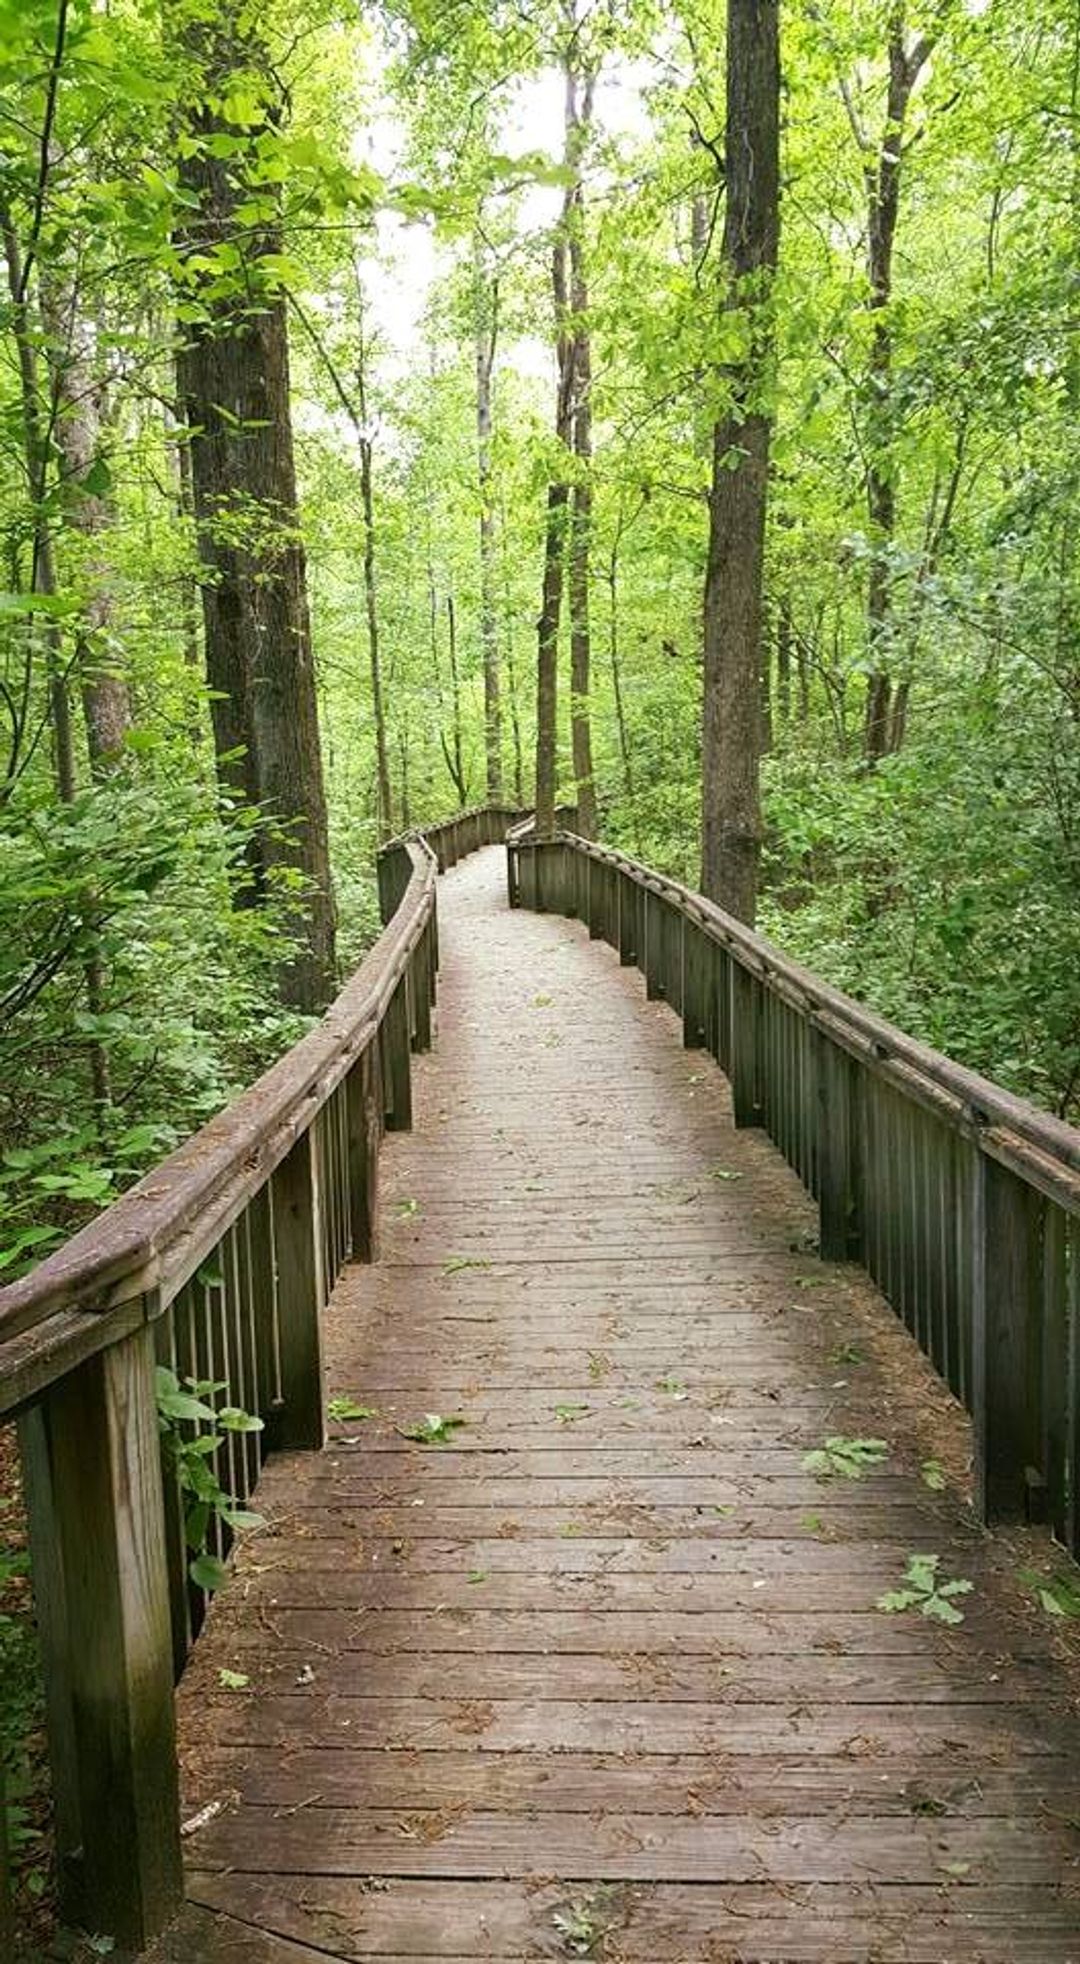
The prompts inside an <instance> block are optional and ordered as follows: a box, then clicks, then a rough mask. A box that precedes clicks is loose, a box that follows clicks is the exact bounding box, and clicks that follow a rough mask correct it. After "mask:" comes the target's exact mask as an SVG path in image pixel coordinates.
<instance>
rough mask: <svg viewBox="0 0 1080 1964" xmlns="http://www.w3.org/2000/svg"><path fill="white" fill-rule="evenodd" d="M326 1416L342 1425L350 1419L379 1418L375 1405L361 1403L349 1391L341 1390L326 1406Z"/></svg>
mask: <svg viewBox="0 0 1080 1964" xmlns="http://www.w3.org/2000/svg"><path fill="white" fill-rule="evenodd" d="M326 1416H327V1418H329V1419H331V1420H332V1421H333V1423H334V1424H335V1425H341V1424H345V1423H347V1422H348V1421H349V1420H350V1419H363V1418H378V1412H377V1411H376V1409H375V1407H374V1405H361V1404H360V1403H359V1402H358V1401H357V1399H355V1398H354V1397H352V1396H351V1394H350V1393H349V1392H341V1393H339V1394H338V1396H337V1397H335V1398H331V1400H330V1402H329V1404H328V1405H327V1407H326Z"/></svg>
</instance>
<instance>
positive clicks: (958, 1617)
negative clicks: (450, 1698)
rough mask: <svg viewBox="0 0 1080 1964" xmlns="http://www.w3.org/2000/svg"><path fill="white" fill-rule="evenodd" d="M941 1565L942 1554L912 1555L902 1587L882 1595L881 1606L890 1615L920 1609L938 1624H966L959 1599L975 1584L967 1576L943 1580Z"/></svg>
mask: <svg viewBox="0 0 1080 1964" xmlns="http://www.w3.org/2000/svg"><path fill="white" fill-rule="evenodd" d="M940 1565H941V1557H940V1556H939V1555H911V1556H909V1557H908V1565H907V1568H906V1569H905V1570H904V1578H903V1581H902V1583H901V1585H900V1587H899V1589H887V1590H886V1592H885V1594H884V1595H883V1596H879V1597H878V1599H877V1607H878V1609H880V1610H883V1611H884V1612H885V1614H886V1615H887V1616H896V1615H898V1614H900V1613H902V1612H903V1611H904V1610H908V1609H917V1610H918V1612H919V1615H920V1616H927V1617H929V1618H930V1619H931V1621H932V1622H934V1623H962V1622H963V1620H964V1612H963V1610H962V1609H957V1607H956V1598H957V1596H968V1595H970V1594H971V1591H972V1588H973V1587H974V1584H973V1583H972V1582H970V1581H969V1580H968V1578H967V1576H965V1575H962V1576H956V1577H954V1578H953V1579H952V1580H950V1581H948V1582H946V1581H943V1580H942V1579H941V1576H940V1574H939V1569H940Z"/></svg>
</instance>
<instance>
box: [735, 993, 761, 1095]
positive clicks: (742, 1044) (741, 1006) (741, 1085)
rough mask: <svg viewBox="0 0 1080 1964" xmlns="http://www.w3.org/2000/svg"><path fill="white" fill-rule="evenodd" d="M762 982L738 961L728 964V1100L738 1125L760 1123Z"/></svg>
mask: <svg viewBox="0 0 1080 1964" xmlns="http://www.w3.org/2000/svg"><path fill="white" fill-rule="evenodd" d="M760 1052H761V984H760V983H759V982H758V980H757V978H756V976H754V975H752V974H751V973H750V970H749V969H747V968H744V967H743V965H742V963H741V962H738V961H734V962H732V965H731V1102H732V1108H733V1112H734V1118H735V1123H736V1125H737V1126H749V1125H760V1124H761V1116H762V1085H761V1062H760Z"/></svg>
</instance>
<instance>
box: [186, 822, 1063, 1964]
mask: <svg viewBox="0 0 1080 1964" xmlns="http://www.w3.org/2000/svg"><path fill="white" fill-rule="evenodd" d="M503 883H504V862H503V858H502V855H501V854H500V853H498V852H495V851H490V852H485V853H482V854H481V855H479V857H478V858H476V859H473V860H471V861H469V862H468V863H467V864H464V865H462V866H461V867H459V868H458V869H457V870H456V871H455V872H453V873H452V874H450V875H449V876H448V877H447V879H446V880H445V881H444V882H443V883H442V887H441V891H440V904H441V927H442V943H443V969H442V979H441V992H440V1016H439V1026H440V1027H439V1044H438V1048H437V1050H436V1051H435V1052H434V1053H433V1055H432V1056H430V1057H428V1058H425V1059H422V1060H420V1062H419V1065H418V1069H417V1073H416V1087H415V1088H416V1113H415V1124H416V1129H415V1131H414V1132H413V1133H412V1135H411V1136H407V1137H397V1138H393V1139H391V1140H389V1141H388V1142H387V1148H386V1150H385V1154H384V1162H383V1169H384V1170H383V1208H382V1211H383V1245H382V1260H381V1263H380V1265H379V1266H378V1267H377V1268H376V1269H374V1270H372V1269H353V1270H351V1271H348V1272H347V1274H346V1277H345V1279H344V1281H343V1283H342V1284H341V1285H340V1286H339V1288H338V1290H337V1292H336V1295H335V1297H334V1301H333V1304H332V1306H331V1310H330V1315H329V1326H328V1344H329V1369H328V1396H329V1397H342V1396H346V1395H348V1396H350V1397H351V1398H352V1399H353V1400H354V1401H355V1402H356V1403H357V1404H359V1405H361V1406H365V1407H372V1408H374V1409H375V1413H376V1416H373V1417H370V1418H350V1419H346V1420H344V1421H343V1422H341V1423H337V1424H335V1425H334V1427H333V1434H334V1436H333V1439H332V1442H331V1445H330V1446H329V1448H328V1449H327V1451H326V1452H325V1453H324V1454H322V1455H321V1456H310V1457H282V1458H280V1459H278V1460H275V1461H274V1462H272V1463H271V1465H270V1467H269V1469H268V1471H267V1473H266V1474H265V1475H264V1478H263V1482H262V1486H261V1488H260V1504H261V1506H262V1508H263V1510H264V1512H265V1513H266V1515H267V1516H268V1517H269V1523H270V1525H269V1526H268V1528H267V1530H266V1531H265V1532H263V1533H261V1534H258V1535H256V1536H254V1537H252V1538H250V1539H249V1541H248V1544H247V1547H246V1549H245V1551H244V1553H243V1555H242V1557H241V1560H240V1562H239V1565H238V1575H237V1579H236V1581H235V1583H234V1585H233V1587H232V1588H231V1590H230V1591H229V1592H228V1595H227V1596H226V1597H225V1598H223V1599H222V1601H221V1602H220V1603H219V1604H218V1605H217V1607H216V1609H215V1612H214V1614H213V1616H212V1617H211V1619H210V1623H209V1626H208V1629H207V1631H206V1633H205V1634H204V1636H203V1637H202V1639H201V1640H200V1643H199V1645H198V1647H197V1649H196V1652H195V1655H194V1659H193V1663H192V1666H191V1669H190V1671H189V1673H188V1676H187V1678H186V1680H185V1683H184V1686H183V1689H182V1692H181V1708H180V1709H181V1743H182V1749H183V1753H182V1756H183V1763H184V1768H185V1777H186V1781H187V1790H188V1800H189V1812H190V1813H191V1814H195V1813H196V1811H197V1810H201V1809H204V1808H205V1809H207V1817H206V1819H205V1821H204V1824H203V1825H202V1826H201V1827H199V1828H198V1829H197V1830H196V1831H195V1832H193V1833H192V1834H191V1836H190V1838H189V1840H188V1843H187V1849H188V1856H189V1865H190V1882H189V1896H190V1903H189V1908H188V1910H187V1912H186V1913H185V1916H184V1917H183V1918H182V1920H181V1923H180V1925H179V1926H178V1927H177V1929H176V1930H175V1932H174V1933H173V1934H172V1936H171V1937H170V1939H169V1940H167V1942H166V1943H165V1944H164V1945H162V1946H161V1951H160V1954H161V1956H162V1957H164V1958H167V1959H168V1960H170V1964H219V1961H221V1960H235V1964H318V1960H321V1959H326V1958H330V1959H349V1960H367V1959H379V1960H390V1959H400V1960H405V1959H409V1960H413V1964H416V1960H419V1959H428V1960H432V1961H433V1960H436V1959H438V1960H440V1961H441V1964H447V1961H448V1960H451V1959H453V1960H462V1961H463V1960H466V1959H468V1960H474V1959H491V1960H499V1959H503V1960H508V1959H541V1958H553V1957H556V1958H557V1957H572V1956H591V1957H594V1958H604V1959H608V1960H613V1961H614V1964H618V1961H619V1960H624V1961H625V1964H673V1961H676V1964H697V1961H698V1960H701V1964H734V1961H735V1960H746V1961H747V1964H749V1960H759V1961H760V1964H766V1960H767V1964H781V1961H782V1960H811V1959H817V1960H822V1961H823V1964H824V1961H825V1960H828V1964H845V1960H852V1961H853V1964H854V1960H858V1964H885V1961H886V1960H893V1959H897V1960H899V1959H904V1960H922V1961H923V1964H942V1961H943V1960H976V1959H984V1960H991V1959H992V1960H1001V1964H1006V1960H1007V1961H1008V1964H1029V1960H1030V1964H1034V1960H1053V1961H1054V1964H1065V1960H1068V1959H1073V1960H1078V1961H1080V1868H1078V1867H1077V1860H1078V1856H1080V1837H1078V1835H1077V1833H1076V1827H1075V1821H1076V1817H1077V1816H1080V1731H1078V1729H1077V1727H1076V1725H1075V1723H1074V1720H1073V1718H1072V1716H1071V1714H1070V1710H1069V1695H1070V1682H1071V1680H1070V1674H1069V1672H1068V1671H1067V1670H1066V1669H1065V1667H1064V1666H1063V1665H1062V1664H1060V1663H1058V1662H1056V1661H1055V1659H1054V1658H1053V1656H1052V1655H1051V1654H1050V1650H1049V1641H1050V1640H1049V1638H1048V1637H1047V1635H1046V1629H1045V1620H1040V1618H1039V1615H1038V1612H1035V1611H1033V1610H1030V1609H1028V1610H1025V1609H1024V1607H1023V1602H1024V1599H1023V1597H1022V1595H1021V1593H1020V1592H1019V1590H1018V1589H1017V1587H1016V1584H1015V1570H1016V1567H1017V1564H1018V1562H1020V1561H1021V1560H1022V1551H1019V1550H1018V1549H1017V1548H1016V1547H1014V1546H1011V1545H1009V1544H1007V1543H1006V1542H1004V1541H1003V1540H1001V1539H1000V1538H994V1539H988V1538H987V1537H985V1536H983V1535H982V1534H981V1533H980V1532H979V1531H978V1530H977V1529H976V1528H975V1527H974V1525H973V1524H972V1522H971V1519H970V1516H969V1515H967V1514H966V1512H965V1509H964V1505H963V1498H962V1481H963V1475H964V1470H965V1462H964V1453H965V1442H964V1433H963V1428H962V1426H961V1424H960V1421H959V1418H958V1416H957V1413H956V1411H955V1408H953V1407H952V1406H951V1404H950V1402H949V1401H948V1399H947V1398H946V1396H945V1394H944V1393H943V1392H942V1391H941V1390H940V1388H939V1387H938V1386H937V1384H936V1381H935V1380H934V1379H933V1378H932V1377H931V1375H930V1373H929V1371H928V1369H927V1367H926V1366H925V1365H924V1364H923V1362H922V1360H921V1359H920V1358H919V1357H918V1356H917V1354H916V1353H915V1351H914V1349H913V1348H912V1347H911V1346H910V1345H909V1343H908V1341H907V1339H906V1337H905V1336H904V1334H903V1332H902V1331H901V1330H900V1328H899V1326H898V1325H897V1324H896V1322H895V1319H894V1318H893V1317H892V1316H891V1314H890V1312H889V1311H888V1310H887V1309H886V1308H884V1306H883V1305H882V1304H881V1302H880V1299H879V1298H877V1297H876V1295H875V1294H874V1292H873V1291H872V1289H871V1288H870V1287H869V1285H868V1284H867V1283H866V1282H865V1280H864V1279H863V1278H862V1277H861V1276H860V1275H859V1274H858V1273H855V1272H852V1271H849V1270H842V1269H839V1268H833V1267H830V1266H828V1265H824V1264H822V1263H820V1262H819V1261H818V1260H817V1259H816V1257H815V1256H814V1254H813V1252H812V1236H811V1233H810V1229H811V1227H812V1216H811V1215H810V1213H809V1211H808V1209H807V1205H806V1202H805V1200H804V1197H803V1196H802V1191H801V1189H800V1188H799V1186H798V1184H797V1182H796V1181H795V1179H794V1176H793V1175H791V1174H789V1173H788V1171H787V1169H786V1168H785V1167H784V1166H783V1165H782V1163H781V1161H780V1160H779V1158H778V1157H777V1156H776V1155H775V1154H774V1153H773V1152H772V1150H771V1148H770V1147H769V1146H768V1144H767V1142H765V1141H764V1140H763V1139H762V1138H761V1137H760V1136H756V1135H753V1134H748V1133H735V1132H734V1130H733V1129H732V1127H731V1124H730V1119H729V1115H728V1101H727V1095H726V1089H725V1087H724V1084H723V1080H722V1079H721V1078H720V1076H719V1074H718V1073H717V1071H716V1069H715V1066H714V1065H713V1064H712V1062H711V1060H710V1059H708V1058H703V1057H701V1056H699V1055H696V1054H688V1053H685V1052H684V1051H683V1050H682V1049H681V1048H680V1045H679V1040H678V1035H677V1030H676V1026H675V1024H674V1022H673V1021H672V1019H671V1017H670V1016H669V1014H668V1012H667V1011H666V1010H665V1009H664V1008H663V1007H662V1006H660V1005H646V1003H645V1001H644V998H643V993H642V987H641V983H640V981H639V979H638V977H637V976H636V975H632V974H631V972H630V971H622V970H620V969H619V967H618V965H617V961H616V958H615V956H614V955H613V954H612V953H611V951H610V950H609V949H608V948H607V947H605V946H603V945H601V944H590V943H589V941H588V940H587V938H586V936H585V934H584V932H583V930H582V929H581V928H580V927H578V926H577V925H576V924H574V923H570V922H566V921H564V920H561V919H556V918H554V917H550V916H549V917H535V916H532V915H529V914H525V913H515V914H511V913H509V912H508V911H507V909H506V905H505V897H504V884H503ZM425 1413H431V1414H439V1415H441V1416H443V1417H457V1418H461V1419H463V1420H464V1421H465V1423H464V1424H462V1425H461V1426H460V1427H457V1428H454V1429H453V1432H452V1437H451V1438H450V1440H449V1442H448V1443H446V1444H443V1445H441V1446H425V1445H420V1444H414V1443H412V1442H410V1441H408V1440H406V1439H405V1438H403V1437H402V1429H406V1430H407V1429H408V1428H410V1427H412V1426H414V1425H415V1424H416V1422H417V1421H418V1420H419V1419H422V1417H423V1415H424V1414H425ZM829 1434H842V1435H849V1436H851V1435H855V1436H874V1437H882V1438H884V1439H885V1440H887V1441H888V1443H889V1445H890V1448H891V1450H890V1456H889V1458H888V1460H887V1461H886V1462H885V1463H884V1464H883V1465H882V1466H881V1467H880V1468H879V1469H877V1470H874V1471H872V1472H871V1473H869V1474H868V1475H867V1477H866V1478H864V1479H863V1480H861V1481H859V1482H851V1481H845V1480H834V1481H831V1482H828V1483H824V1482H821V1481H819V1480H816V1479H814V1478H813V1477H812V1476H811V1475H809V1474H808V1473H807V1472H806V1471H805V1470H804V1469H803V1466H802V1458H803V1454H804V1453H805V1452H806V1451H807V1450H808V1449H809V1448H813V1447H815V1446H817V1445H818V1444H820V1442H821V1440H822V1439H823V1438H824V1437H825V1436H827V1435H829ZM927 1459H933V1460H936V1461H938V1462H940V1464H941V1467H942V1469H943V1475H942V1477H944V1478H945V1480H946V1482H947V1484H946V1487H945V1490H944V1491H937V1490H933V1489H931V1488H930V1487H928V1486H927V1484H926V1483H925V1481H924V1479H923V1478H922V1477H921V1476H920V1468H921V1466H922V1464H923V1462H925V1461H926V1460H927ZM931 1478H934V1479H935V1480H936V1479H937V1478H938V1475H937V1474H936V1473H932V1474H931ZM912 1552H922V1553H937V1554H939V1555H940V1556H941V1571H942V1574H943V1575H945V1574H948V1575H950V1576H954V1577H964V1578H970V1580H971V1581H972V1582H973V1584H974V1589H973V1592H972V1594H971V1595H970V1596H969V1597H967V1598H966V1600H965V1601H964V1602H963V1604H962V1607H964V1608H965V1610H966V1620H965V1622H964V1623H963V1625H962V1626H960V1627H958V1628H957V1629H956V1630H949V1629H947V1628H944V1627H942V1626H940V1625H938V1624H935V1623H933V1622H930V1621H927V1620H926V1619H925V1618H923V1617H921V1616H919V1615H918V1614H914V1613H910V1612H909V1613H906V1614H900V1615H894V1616H886V1615H884V1614H882V1613H881V1612H880V1611H879V1610H877V1609H876V1608H875V1607H874V1605H875V1599H876V1598H877V1597H878V1595H879V1594H880V1593H881V1592H882V1591H883V1590H886V1589H888V1588H891V1587H894V1586H896V1584H897V1583H898V1581H899V1578H900V1576H901V1573H902V1571H903V1568H904V1565H905V1562H906V1560H907V1558H908V1556H909V1554H910V1553H912ZM222 1670H225V1671H227V1672H231V1673H235V1674H236V1676H237V1678H245V1679H247V1683H236V1682H233V1683H232V1685H231V1688H230V1681H229V1680H228V1679H226V1680H225V1682H224V1683H223V1682H222V1681H221V1678H220V1673H221V1672H222Z"/></svg>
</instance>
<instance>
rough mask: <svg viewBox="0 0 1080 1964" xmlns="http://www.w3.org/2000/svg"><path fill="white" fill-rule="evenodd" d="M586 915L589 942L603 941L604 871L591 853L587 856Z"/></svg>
mask: <svg viewBox="0 0 1080 1964" xmlns="http://www.w3.org/2000/svg"><path fill="white" fill-rule="evenodd" d="M585 882H586V884H585V892H586V895H587V899H586V910H587V911H586V915H585V919H586V921H587V922H588V926H589V940H590V941H601V940H602V939H603V935H604V869H603V866H602V865H601V863H600V861H599V860H598V859H594V858H593V856H592V854H591V853H587V854H586V855H585Z"/></svg>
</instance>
